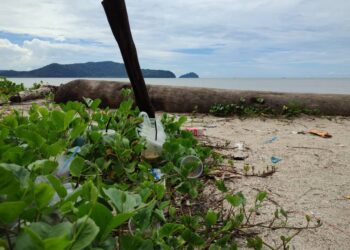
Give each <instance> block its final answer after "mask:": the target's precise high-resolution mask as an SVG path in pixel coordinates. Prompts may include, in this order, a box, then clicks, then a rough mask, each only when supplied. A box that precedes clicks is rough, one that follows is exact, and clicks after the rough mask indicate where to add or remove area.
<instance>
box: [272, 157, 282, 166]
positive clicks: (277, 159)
mask: <svg viewBox="0 0 350 250" xmlns="http://www.w3.org/2000/svg"><path fill="white" fill-rule="evenodd" d="M280 161H282V159H281V158H279V157H276V156H272V157H271V162H272V163H273V164H276V163H279V162H280Z"/></svg>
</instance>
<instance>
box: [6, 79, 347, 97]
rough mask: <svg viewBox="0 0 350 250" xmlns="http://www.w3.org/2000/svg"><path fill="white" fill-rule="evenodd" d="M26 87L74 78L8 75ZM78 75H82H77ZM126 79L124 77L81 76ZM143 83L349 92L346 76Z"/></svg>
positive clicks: (124, 80)
mask: <svg viewBox="0 0 350 250" xmlns="http://www.w3.org/2000/svg"><path fill="white" fill-rule="evenodd" d="M9 79H10V80H11V81H13V82H16V83H23V84H24V86H26V87H30V86H32V85H33V83H40V82H43V83H45V84H51V85H60V84H64V83H67V82H69V81H72V80H75V79H78V78H9ZM80 79H82V78H80ZM83 79H89V80H107V81H122V82H129V79H127V78H83ZM145 81H146V84H150V85H152V84H157V85H172V86H187V87H205V88H220V89H236V90H256V91H273V92H294V93H328V94H350V78H146V79H145Z"/></svg>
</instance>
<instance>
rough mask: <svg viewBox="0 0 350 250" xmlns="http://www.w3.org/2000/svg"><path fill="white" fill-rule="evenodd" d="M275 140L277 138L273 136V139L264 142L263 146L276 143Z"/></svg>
mask: <svg viewBox="0 0 350 250" xmlns="http://www.w3.org/2000/svg"><path fill="white" fill-rule="evenodd" d="M277 139H278V137H277V136H274V137H272V138H271V139H270V140H267V141H265V142H264V144H270V143H273V142H274V141H276V140H277Z"/></svg>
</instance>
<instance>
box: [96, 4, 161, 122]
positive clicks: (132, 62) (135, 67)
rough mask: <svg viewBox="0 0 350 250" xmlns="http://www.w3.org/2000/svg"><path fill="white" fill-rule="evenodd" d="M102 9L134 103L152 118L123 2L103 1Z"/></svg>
mask: <svg viewBox="0 0 350 250" xmlns="http://www.w3.org/2000/svg"><path fill="white" fill-rule="evenodd" d="M102 5H103V8H104V10H105V12H106V16H107V19H108V22H109V25H110V27H111V30H112V32H113V35H114V38H115V39H116V40H117V42H118V45H119V48H120V52H121V54H122V57H123V60H124V64H125V68H126V71H127V73H128V76H129V79H130V82H131V85H132V88H133V90H134V94H135V101H136V104H137V106H138V107H139V108H140V110H141V111H145V112H146V113H147V114H148V115H149V117H152V118H154V116H155V113H154V109H153V107H152V104H151V101H150V99H149V95H148V92H147V88H146V84H145V80H144V78H143V75H142V72H141V67H140V63H139V60H138V57H137V51H136V46H135V43H134V40H133V38H132V34H131V29H130V24H129V18H128V12H127V9H126V5H125V1H124V0H103V1H102Z"/></svg>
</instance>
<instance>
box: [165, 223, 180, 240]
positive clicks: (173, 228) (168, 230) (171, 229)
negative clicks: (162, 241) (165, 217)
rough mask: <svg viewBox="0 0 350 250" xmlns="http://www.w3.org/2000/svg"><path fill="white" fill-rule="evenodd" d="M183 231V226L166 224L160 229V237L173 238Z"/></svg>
mask: <svg viewBox="0 0 350 250" xmlns="http://www.w3.org/2000/svg"><path fill="white" fill-rule="evenodd" d="M182 229H184V225H182V224H175V223H166V224H164V225H163V226H162V227H161V228H160V229H159V237H160V238H164V237H170V236H173V235H174V234H175V233H177V232H179V231H181V230H182Z"/></svg>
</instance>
